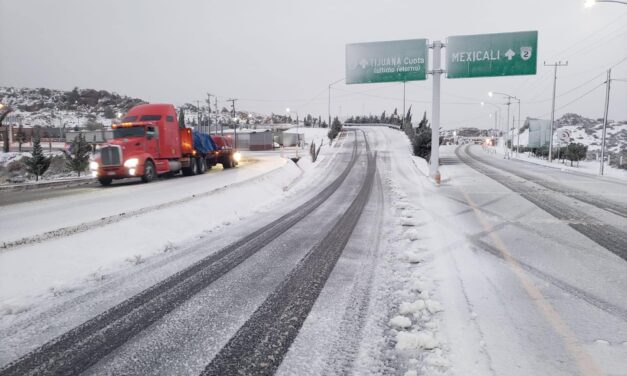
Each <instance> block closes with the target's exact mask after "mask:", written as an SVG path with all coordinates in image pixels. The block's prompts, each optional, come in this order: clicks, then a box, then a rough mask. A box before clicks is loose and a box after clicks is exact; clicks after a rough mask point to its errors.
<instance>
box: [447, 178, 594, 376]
mask: <svg viewBox="0 0 627 376" xmlns="http://www.w3.org/2000/svg"><path fill="white" fill-rule="evenodd" d="M457 189H458V190H459V191H460V192H461V193H462V194H463V195H464V198H465V199H466V202H468V204H469V205H470V207H471V208H472V210H473V212H474V214H475V216H476V217H477V219H478V220H479V222H480V223H481V226H482V227H483V228H484V230H485V231H486V232H487V233H488V234H489V236H490V238H491V239H492V241H493V242H494V244H495V245H496V248H497V249H498V250H499V252H500V253H501V255H502V256H503V259H504V260H505V262H507V264H508V265H509V266H510V268H511V269H512V271H513V272H514V274H515V275H516V277H518V280H519V282H520V283H521V285H522V286H523V288H524V289H525V291H526V292H527V294H528V295H529V297H530V298H531V300H533V302H534V303H535V305H536V306H537V307H538V309H539V310H540V312H541V313H542V314H543V315H544V317H545V318H546V319H547V321H548V322H549V323H550V324H551V326H552V327H553V329H554V330H555V332H556V333H557V334H558V335H559V336H560V337H561V339H562V342H563V343H564V346H565V348H566V351H567V352H568V353H569V354H570V356H571V357H572V358H573V359H574V360H575V361H576V362H577V366H578V367H579V370H580V371H581V374H582V375H586V376H588V375H590V376H592V375H595V376H596V375H603V374H604V373H603V371H602V370H601V369H600V368H599V366H598V365H597V364H596V362H595V361H594V359H592V357H591V356H590V354H589V353H588V352H587V351H586V350H585V349H584V348H583V347H582V346H581V344H580V343H579V341H578V340H577V337H576V335H575V333H574V332H573V331H572V329H571V328H570V327H569V326H568V324H567V323H566V322H565V321H564V320H563V319H562V318H561V316H560V315H559V313H557V311H556V310H555V309H554V308H553V306H552V305H551V303H549V302H548V301H547V299H546V298H545V297H544V295H542V292H540V290H539V289H538V288H537V287H536V286H535V285H534V284H533V282H532V281H531V279H530V278H529V276H528V275H527V274H526V273H525V271H524V270H523V268H522V267H521V266H520V264H519V263H518V261H516V259H514V257H513V256H512V254H511V253H510V252H509V250H508V249H507V247H506V246H505V244H504V243H503V241H502V240H501V238H500V237H499V236H498V235H497V234H496V232H495V231H494V230H493V228H492V225H491V224H490V223H489V222H488V220H487V219H486V217H485V216H484V214H483V212H482V211H481V210H480V209H479V207H478V206H477V204H475V202H474V201H473V200H472V199H471V198H470V196H469V195H468V194H467V193H466V192H465V191H464V190H463V189H462V188H460V187H457Z"/></svg>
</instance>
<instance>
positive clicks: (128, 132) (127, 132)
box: [113, 127, 144, 138]
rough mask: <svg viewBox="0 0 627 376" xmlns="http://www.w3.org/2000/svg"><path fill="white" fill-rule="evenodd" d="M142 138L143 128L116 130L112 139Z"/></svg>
mask: <svg viewBox="0 0 627 376" xmlns="http://www.w3.org/2000/svg"><path fill="white" fill-rule="evenodd" d="M126 137H144V127H130V128H116V129H114V130H113V138H126Z"/></svg>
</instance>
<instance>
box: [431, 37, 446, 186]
mask: <svg viewBox="0 0 627 376" xmlns="http://www.w3.org/2000/svg"><path fill="white" fill-rule="evenodd" d="M430 47H431V48H432V49H433V67H432V68H433V69H432V71H431V74H432V75H433V98H432V100H433V104H432V106H431V111H432V112H433V113H432V114H431V118H432V119H431V161H430V162H431V163H430V169H429V172H430V175H431V177H432V178H433V179H434V180H435V182H436V183H438V184H439V183H440V170H439V165H440V76H441V75H442V73H443V70H442V69H441V62H440V60H441V56H442V54H441V50H442V47H444V44H443V43H442V42H441V41H439V40H436V41H433V44H432V45H431V46H430Z"/></svg>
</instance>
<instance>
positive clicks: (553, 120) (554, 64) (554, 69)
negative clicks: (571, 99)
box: [544, 61, 568, 162]
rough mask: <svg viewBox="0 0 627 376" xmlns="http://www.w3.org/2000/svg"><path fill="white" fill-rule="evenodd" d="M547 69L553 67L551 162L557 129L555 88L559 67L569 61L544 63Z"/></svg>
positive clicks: (550, 160) (565, 65)
mask: <svg viewBox="0 0 627 376" xmlns="http://www.w3.org/2000/svg"><path fill="white" fill-rule="evenodd" d="M544 66H545V67H553V102H552V104H551V136H550V137H549V162H552V161H553V129H554V128H555V88H556V86H557V67H567V66H568V61H566V62H565V63H562V62H561V61H558V62H557V63H553V64H547V63H546V61H545V62H544Z"/></svg>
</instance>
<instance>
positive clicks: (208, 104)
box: [207, 93, 217, 135]
mask: <svg viewBox="0 0 627 376" xmlns="http://www.w3.org/2000/svg"><path fill="white" fill-rule="evenodd" d="M207 110H208V111H209V113H208V114H207V123H208V124H207V125H208V126H209V134H210V135H211V94H209V93H207ZM216 132H217V129H216Z"/></svg>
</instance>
